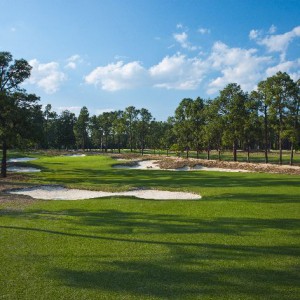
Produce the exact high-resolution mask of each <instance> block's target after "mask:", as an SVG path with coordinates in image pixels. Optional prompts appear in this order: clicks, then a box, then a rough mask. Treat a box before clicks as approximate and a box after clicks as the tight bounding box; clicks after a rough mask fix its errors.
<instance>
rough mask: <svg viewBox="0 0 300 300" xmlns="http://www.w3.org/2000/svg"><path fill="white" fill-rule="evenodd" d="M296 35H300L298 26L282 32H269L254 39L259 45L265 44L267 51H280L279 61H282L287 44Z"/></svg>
mask: <svg viewBox="0 0 300 300" xmlns="http://www.w3.org/2000/svg"><path fill="white" fill-rule="evenodd" d="M271 28H272V27H271ZM269 32H270V30H269ZM297 37H300V26H297V27H295V28H294V29H292V30H291V31H288V32H286V33H283V34H276V35H272V34H270V35H267V36H266V37H264V38H257V39H256V41H257V43H258V44H259V45H263V46H265V47H266V48H267V51H268V52H279V53H281V61H284V60H285V57H286V51H287V49H288V46H289V44H290V43H291V42H292V41H293V40H294V39H295V38H297Z"/></svg>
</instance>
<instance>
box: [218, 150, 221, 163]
mask: <svg viewBox="0 0 300 300" xmlns="http://www.w3.org/2000/svg"><path fill="white" fill-rule="evenodd" d="M218 160H219V161H220V160H221V149H220V148H219V149H218Z"/></svg>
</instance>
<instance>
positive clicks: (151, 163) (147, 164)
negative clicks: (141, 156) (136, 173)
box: [113, 160, 160, 170]
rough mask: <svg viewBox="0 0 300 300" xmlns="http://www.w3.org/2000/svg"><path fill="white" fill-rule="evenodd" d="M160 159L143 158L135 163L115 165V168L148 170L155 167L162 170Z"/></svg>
mask: <svg viewBox="0 0 300 300" xmlns="http://www.w3.org/2000/svg"><path fill="white" fill-rule="evenodd" d="M157 162H158V160H141V161H137V162H136V164H134V165H121V164H120V165H114V166H113V168H116V169H135V170H147V169H154V170H160V167H159V166H158V164H157Z"/></svg>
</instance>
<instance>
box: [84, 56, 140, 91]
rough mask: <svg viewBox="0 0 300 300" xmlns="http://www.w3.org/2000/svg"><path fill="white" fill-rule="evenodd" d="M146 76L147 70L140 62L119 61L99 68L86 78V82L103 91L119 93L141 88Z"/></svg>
mask: <svg viewBox="0 0 300 300" xmlns="http://www.w3.org/2000/svg"><path fill="white" fill-rule="evenodd" d="M145 76H146V70H145V69H144V68H143V66H142V65H141V64H140V63H139V62H138V61H133V62H129V63H127V64H124V62H122V61H118V62H116V63H111V64H108V65H106V66H104V67H97V68H96V69H94V70H93V71H92V72H91V73H90V74H88V75H87V76H86V77H85V82H86V83H87V84H94V85H96V86H100V87H101V88H102V89H103V90H107V91H117V90H121V89H130V88H133V87H137V86H139V85H140V84H141V82H142V81H144V78H145Z"/></svg>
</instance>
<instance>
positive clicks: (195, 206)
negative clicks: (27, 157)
mask: <svg viewBox="0 0 300 300" xmlns="http://www.w3.org/2000/svg"><path fill="white" fill-rule="evenodd" d="M113 163H115V162H114V161H113V160H111V159H110V158H104V157H80V158H65V157H53V158H51V157H48V158H40V159H39V160H37V161H34V162H30V165H32V166H40V167H42V168H43V172H42V173H41V174H33V175H31V176H30V179H29V182H30V183H55V184H66V185H69V186H74V187H82V188H93V189H103V188H106V189H126V188H129V187H142V186H147V187H152V188H161V189H168V190H186V191H192V192H196V193H199V194H201V195H202V196H203V199H202V200H200V201H187V202H185V201H168V202H163V201H151V200H136V199H135V198H125V197H124V198H104V199H95V200H83V201H33V202H32V203H29V204H28V203H27V204H26V205H25V204H24V206H23V207H22V205H20V203H19V205H18V206H17V207H16V208H14V209H10V208H9V206H8V204H7V203H2V204H0V208H1V210H0V269H1V272H0V296H1V297H2V298H3V299H295V300H296V299H299V292H300V291H299V281H300V275H299V274H300V273H299V255H300V243H299V234H300V221H299V195H300V186H299V179H300V177H299V176H288V175H274V174H273V175H270V174H252V173H247V174H245V173H239V174H236V173H219V172H184V173H183V172H170V171H159V170H158V171H156V170H149V171H142V170H118V169H111V165H112V164H113Z"/></svg>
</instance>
